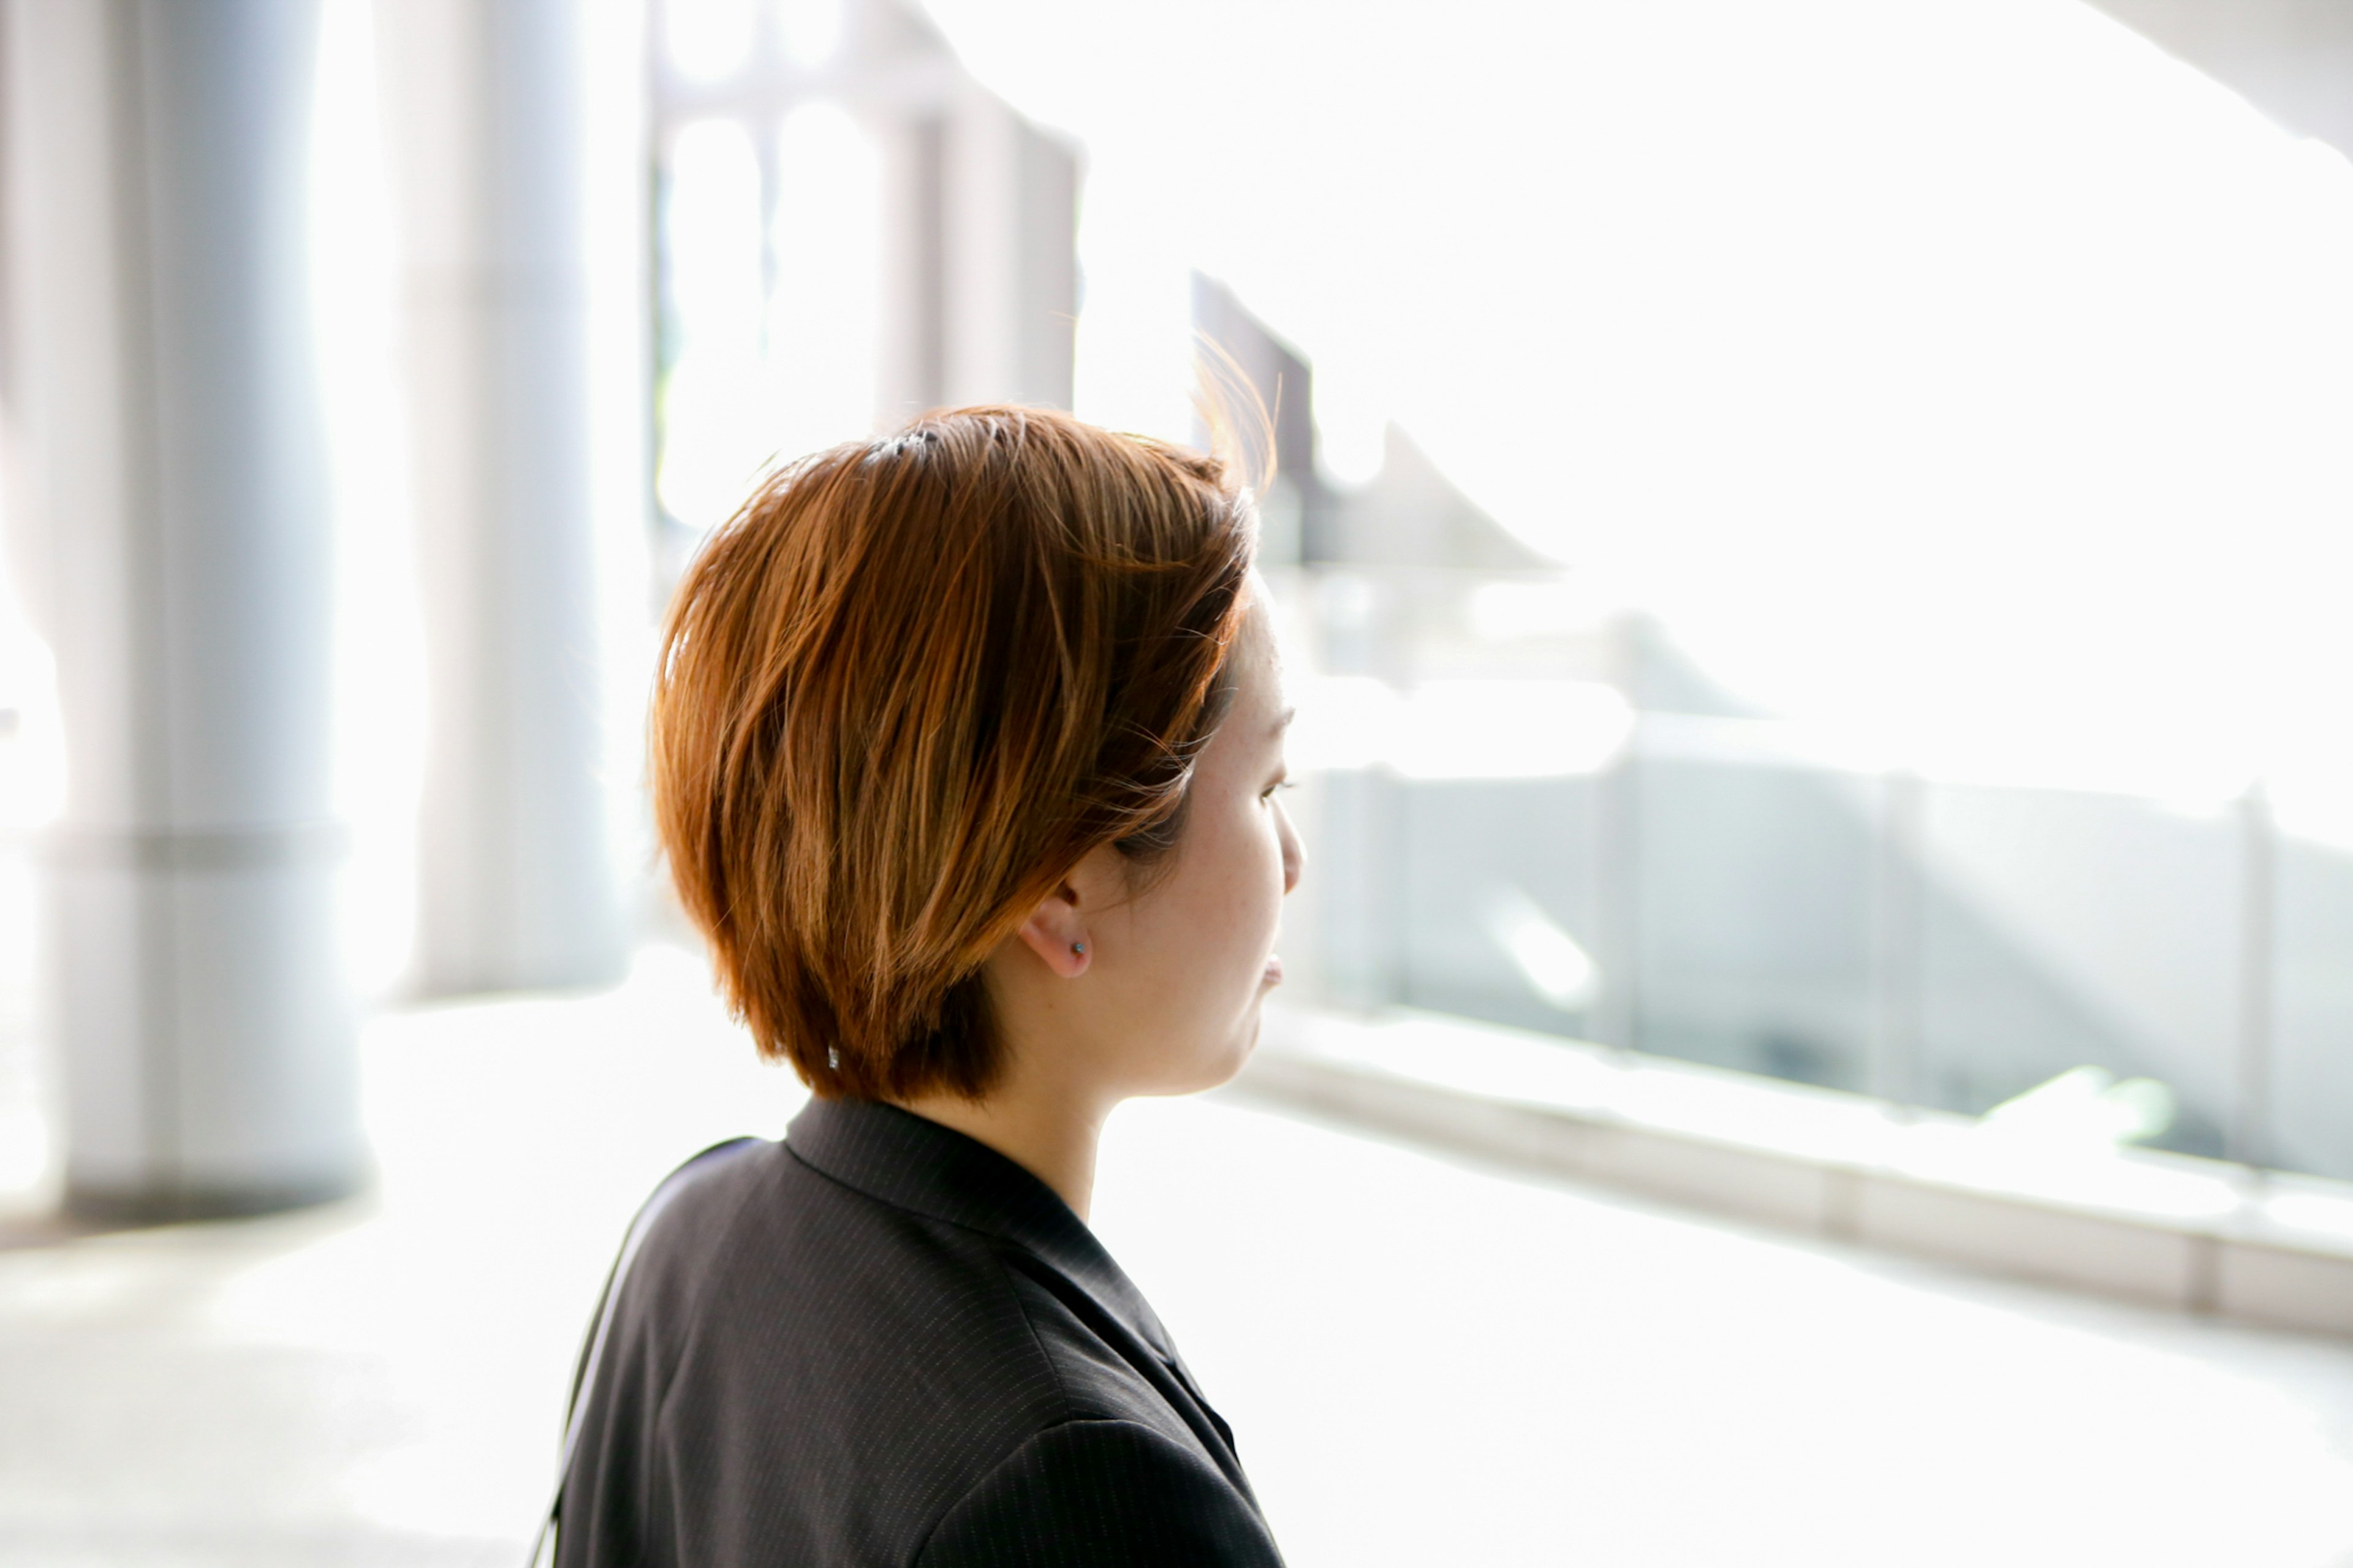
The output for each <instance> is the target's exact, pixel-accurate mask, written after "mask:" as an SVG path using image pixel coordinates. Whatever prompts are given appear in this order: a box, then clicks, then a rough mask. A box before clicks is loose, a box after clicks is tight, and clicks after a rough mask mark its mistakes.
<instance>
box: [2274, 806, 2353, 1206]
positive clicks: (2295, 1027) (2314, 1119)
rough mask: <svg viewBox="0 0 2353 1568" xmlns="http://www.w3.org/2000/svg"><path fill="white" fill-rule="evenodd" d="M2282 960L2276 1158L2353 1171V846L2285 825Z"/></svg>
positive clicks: (2328, 1172) (2277, 965)
mask: <svg viewBox="0 0 2353 1568" xmlns="http://www.w3.org/2000/svg"><path fill="white" fill-rule="evenodd" d="M2277 853H2278V857H2279V858H2278V861H2277V865H2278V878H2279V883H2278V904H2277V908H2276V910H2275V913H2274V921H2275V924H2274V932H2275V938H2274V950H2273V951H2274V968H2273V976H2274V978H2273V1007H2274V1013H2273V1017H2274V1034H2273V1042H2274V1043H2273V1073H2272V1084H2273V1095H2272V1124H2271V1132H2270V1142H2271V1153H2272V1158H2273V1160H2274V1162H2275V1163H2278V1164H2280V1165H2283V1166H2285V1167H2286V1168H2288V1169H2290V1170H2295V1171H2308V1172H2311V1173H2314V1174H2316V1175H2323V1176H2337V1177H2340V1178H2345V1179H2353V849H2348V848H2345V847H2340V846H2337V845H2331V844H2326V843H2322V842H2320V841H2318V840H2316V839H2313V838H2307V837H2299V836H2298V835H2296V834H2295V833H2293V832H2290V833H2286V834H2284V835H2283V836H2282V837H2281V838H2280V841H2279V846H2278V851H2277Z"/></svg>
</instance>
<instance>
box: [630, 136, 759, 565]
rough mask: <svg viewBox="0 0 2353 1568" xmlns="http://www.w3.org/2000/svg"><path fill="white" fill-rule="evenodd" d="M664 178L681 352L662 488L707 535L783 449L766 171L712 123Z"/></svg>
mask: <svg viewBox="0 0 2353 1568" xmlns="http://www.w3.org/2000/svg"><path fill="white" fill-rule="evenodd" d="M668 175H669V181H668V189H667V193H666V200H665V202H664V206H663V213H662V242H663V245H664V247H665V248H666V250H667V253H668V258H669V262H670V279H669V283H670V309H671V311H672V321H673V322H674V323H675V326H676V330H677V332H678V342H677V347H676V358H675V360H674V362H673V363H672V364H671V366H670V375H669V379H668V381H667V384H665V386H664V387H663V405H662V452H661V466H660V469H659V474H658V476H657V479H656V485H657V488H658V489H659V493H660V496H661V500H662V505H663V506H664V507H665V508H666V509H668V510H669V511H670V515H671V516H673V517H676V518H678V519H679V520H680V521H683V522H685V523H687V524H689V525H690V526H691V527H695V528H710V527H712V526H713V525H714V524H716V523H718V522H720V521H723V519H725V518H726V516H727V515H728V514H729V513H730V512H732V511H733V510H734V509H735V506H736V504H737V503H738V502H739V501H741V500H743V497H744V489H745V487H746V485H747V484H748V483H749V481H750V480H751V478H752V476H753V475H754V473H755V472H756V471H757V469H758V468H759V467H760V465H761V463H762V462H763V461H765V459H766V458H768V457H769V456H770V455H771V454H772V453H774V452H775V450H776V422H775V418H774V404H773V400H772V397H771V396H770V394H769V389H768V385H767V383H766V379H765V376H764V375H763V374H762V372H761V365H760V317H761V280H760V171H759V165H758V163H757V162H756V161H755V160H754V157H753V153H752V141H751V138H750V137H749V136H748V135H747V134H745V132H744V129H743V127H741V126H739V125H736V124H733V123H732V122H729V121H703V122H702V123H699V124H694V125H690V126H687V127H685V128H684V129H683V130H681V131H680V132H679V133H678V136H677V138H676V140H675V141H674V142H672V143H671V148H670V166H669V170H668Z"/></svg>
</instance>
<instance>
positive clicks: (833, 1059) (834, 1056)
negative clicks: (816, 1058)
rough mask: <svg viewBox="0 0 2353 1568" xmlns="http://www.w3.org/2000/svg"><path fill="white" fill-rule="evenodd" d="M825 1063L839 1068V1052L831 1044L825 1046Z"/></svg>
mask: <svg viewBox="0 0 2353 1568" xmlns="http://www.w3.org/2000/svg"><path fill="white" fill-rule="evenodd" d="M825 1065H826V1066H828V1067H829V1068H835V1069H836V1070H839V1068H840V1067H841V1052H840V1051H839V1050H838V1049H836V1048H835V1047H832V1046H828V1047H826V1048H825Z"/></svg>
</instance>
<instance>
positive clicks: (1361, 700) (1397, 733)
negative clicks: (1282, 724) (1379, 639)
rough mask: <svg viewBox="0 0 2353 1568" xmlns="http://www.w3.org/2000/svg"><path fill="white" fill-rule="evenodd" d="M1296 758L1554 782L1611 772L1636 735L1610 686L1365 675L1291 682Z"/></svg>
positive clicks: (1416, 774) (1404, 771)
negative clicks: (1396, 681) (1405, 687)
mask: <svg viewBox="0 0 2353 1568" xmlns="http://www.w3.org/2000/svg"><path fill="white" fill-rule="evenodd" d="M1294 689H1295V690H1296V692H1297V701H1298V707H1299V717H1298V720H1297V721H1296V723H1295V724H1294V726H1293V732H1292V742H1291V748H1290V750H1291V755H1292V757H1293V761H1294V762H1295V763H1297V765H1298V766H1299V767H1301V768H1303V769H1312V768H1366V767H1387V768H1390V769H1393V770H1394V771H1395V772H1397V773H1399V774H1400V775H1402V776H1404V777H1406V778H1410V779H1502V778H1558V777H1565V776H1571V775H1576V774H1581V773H1594V772H1597V771H1599V769H1601V768H1603V767H1606V766H1607V765H1608V764H1609V761H1610V759H1611V758H1613V757H1615V756H1616V755H1617V754H1618V752H1619V750H1620V748H1621V747H1623V746H1624V745H1625V744H1626V742H1627V740H1628V738H1629V737H1630V735H1631V734H1632V733H1633V728H1634V713H1633V710H1632V709H1630V708H1629V707H1628V706H1627V703H1626V700H1625V698H1624V697H1622V696H1621V695H1620V694H1619V692H1618V690H1617V689H1615V688H1613V687H1609V686H1604V685H1601V684H1600V683H1599V682H1597V681H1588V680H1486V679H1470V680H1431V681H1425V682H1423V683H1422V684H1421V685H1420V686H1419V687H1417V688H1415V689H1413V690H1412V691H1410V692H1401V691H1398V689H1396V688H1395V687H1392V686H1390V685H1389V684H1388V683H1387V682H1386V681H1381V680H1377V679H1373V678H1371V677H1369V676H1360V675H1345V676H1325V677H1323V678H1321V679H1301V680H1298V681H1296V682H1295V683H1294Z"/></svg>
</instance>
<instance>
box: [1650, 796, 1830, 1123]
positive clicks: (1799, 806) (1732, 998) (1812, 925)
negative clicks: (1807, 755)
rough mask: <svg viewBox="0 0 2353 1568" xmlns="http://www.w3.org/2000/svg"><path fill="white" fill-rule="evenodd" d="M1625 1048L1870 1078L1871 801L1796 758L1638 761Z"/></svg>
mask: <svg viewBox="0 0 2353 1568" xmlns="http://www.w3.org/2000/svg"><path fill="white" fill-rule="evenodd" d="M1635 766H1636V769H1637V773H1636V780H1635V784H1636V787H1635V790H1634V795H1635V799H1636V800H1637V802H1638V805H1637V806H1636V814H1635V822H1636V826H1635V829H1634V831H1636V832H1637V833H1638V834H1639V845H1638V850H1639V853H1638V856H1637V858H1636V859H1635V862H1634V865H1635V872H1634V883H1635V889H1636V894H1635V897H1636V912H1635V929H1636V931H1637V932H1638V937H1637V940H1638V942H1639V944H1640V953H1641V957H1640V968H1639V974H1638V978H1637V982H1636V986H1635V1008H1636V1018H1635V1027H1634V1041H1633V1043H1634V1045H1635V1047H1637V1048H1638V1049H1641V1050H1645V1051H1652V1052H1656V1053H1658V1054H1660V1055H1662V1056H1672V1057H1682V1058H1686V1059H1689V1060H1693V1061H1703V1062H1710V1063H1714V1064H1715V1065H1716V1066H1719V1067H1728V1068H1739V1069H1741V1070H1743V1071H1746V1072H1757V1073H1764V1074H1767V1075H1768V1076H1771V1077H1774V1078H1783V1079H1797V1080H1799V1081H1800V1082H1805V1083H1816V1084H1823V1085H1828V1086H1831V1087H1834V1088H1839V1089H1857V1090H1861V1089H1865V1088H1866V1087H1868V1084H1869V1078H1870V1072H1869V1049H1870V1027H1871V1005H1872V976H1871V924H1870V921H1871V904H1870V900H1871V875H1872V867H1873V834H1874V830H1875V825H1874V819H1873V808H1872V804H1873V803H1872V801H1871V799H1870V797H1869V795H1867V793H1866V792H1865V791H1864V790H1863V789H1862V786H1860V785H1858V784H1855V783H1854V782H1852V781H1851V780H1847V779H1844V778H1841V777H1839V776H1837V775H1834V774H1831V773H1823V772H1817V771H1811V770H1802V769H1799V768H1791V767H1776V766H1770V765H1764V764H1756V763H1749V764H1744V763H1723V762H1709V761H1701V760H1696V759H1691V758H1685V757H1658V756H1642V757H1641V759H1640V760H1639V762H1638V763H1636V764H1635Z"/></svg>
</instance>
